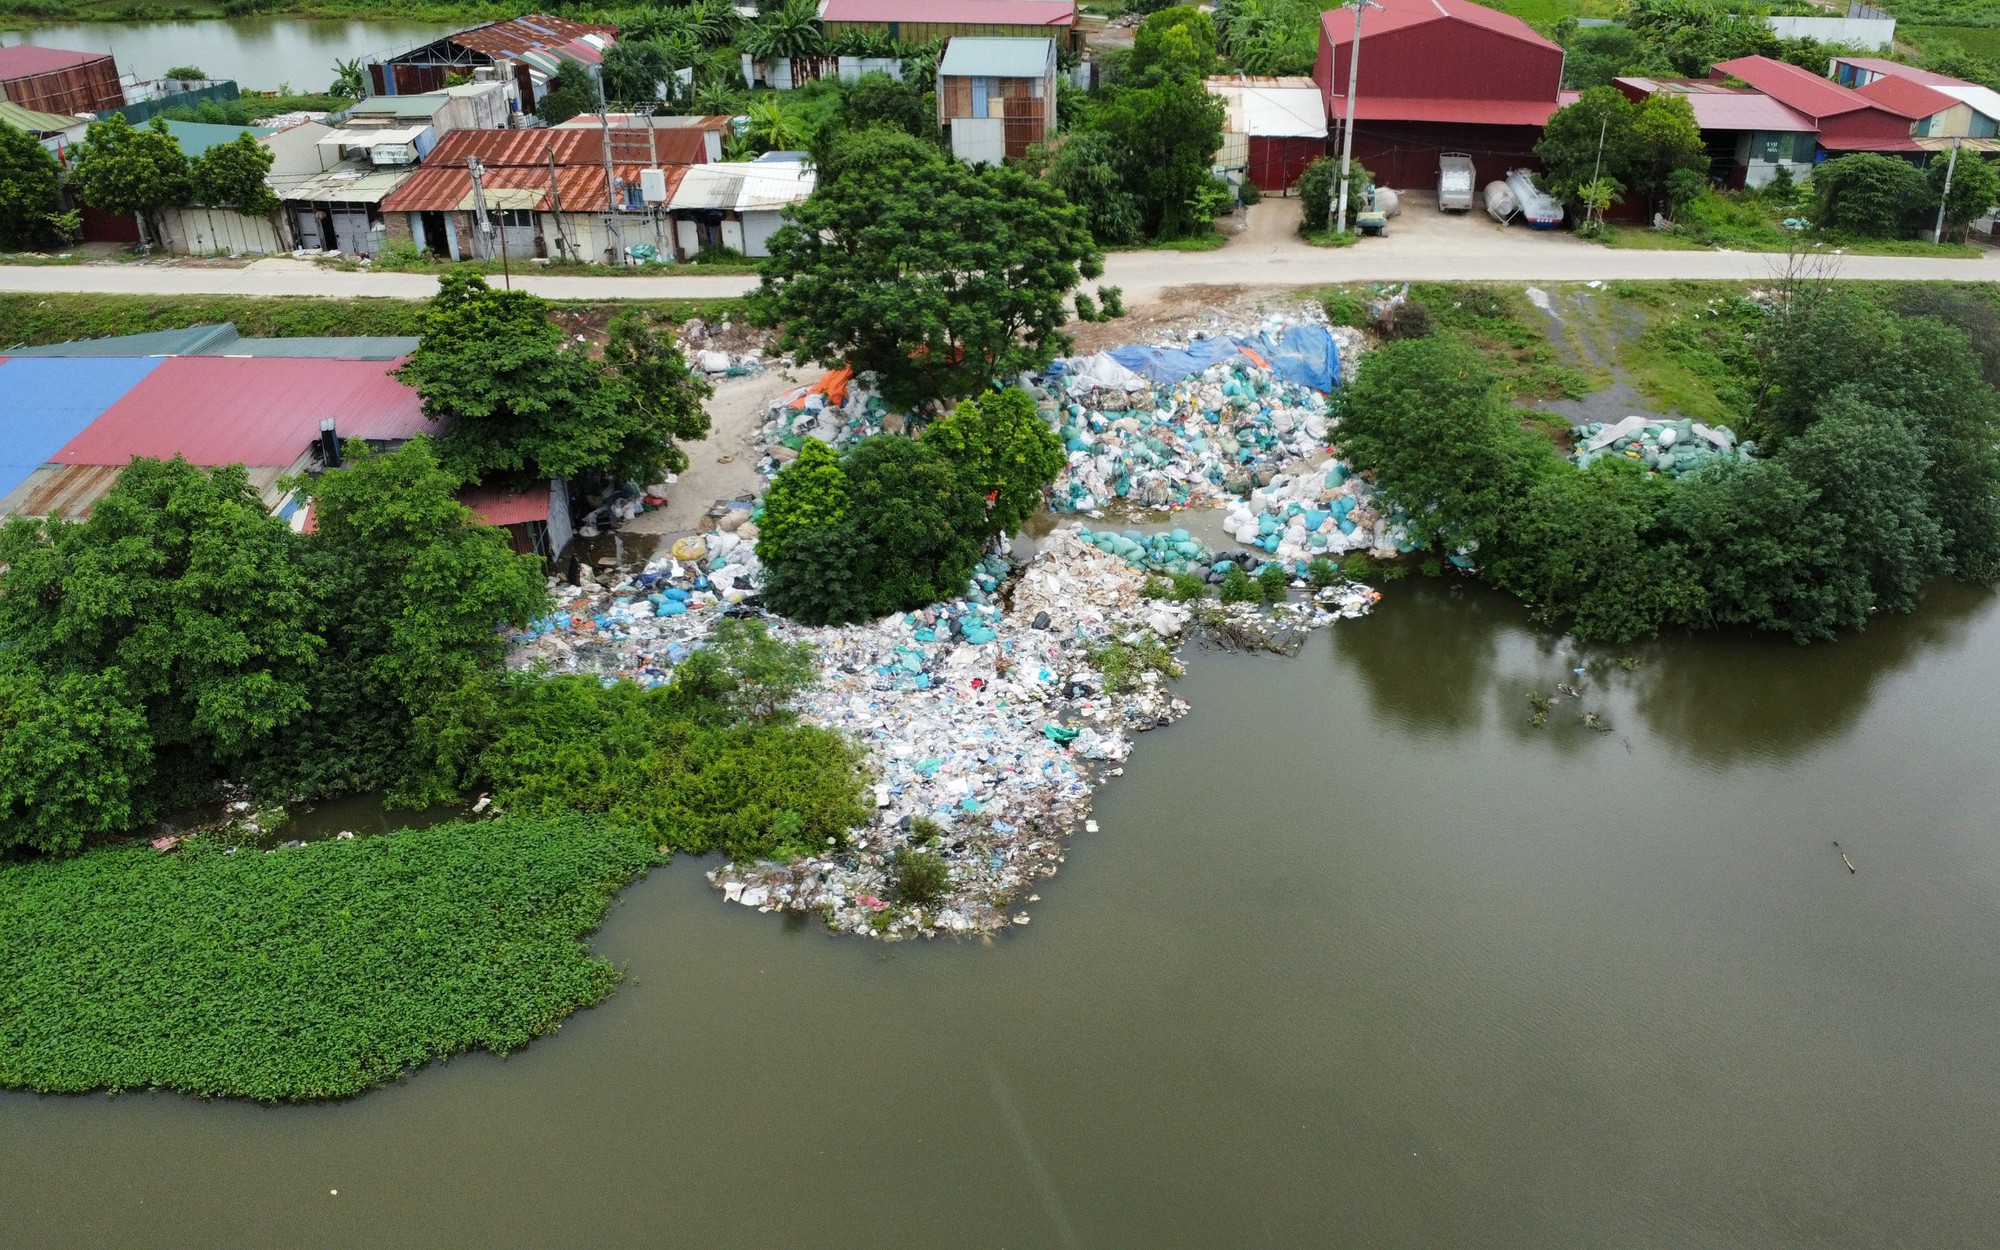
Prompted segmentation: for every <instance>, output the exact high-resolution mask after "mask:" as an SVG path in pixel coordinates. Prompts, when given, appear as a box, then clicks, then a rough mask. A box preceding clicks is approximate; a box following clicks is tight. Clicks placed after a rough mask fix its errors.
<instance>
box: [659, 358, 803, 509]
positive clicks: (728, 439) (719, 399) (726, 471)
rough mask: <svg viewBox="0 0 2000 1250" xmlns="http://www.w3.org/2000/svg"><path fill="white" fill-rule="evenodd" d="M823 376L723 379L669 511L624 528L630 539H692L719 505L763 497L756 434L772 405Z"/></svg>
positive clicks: (787, 373)
mask: <svg viewBox="0 0 2000 1250" xmlns="http://www.w3.org/2000/svg"><path fill="white" fill-rule="evenodd" d="M818 376H819V370H817V369H807V370H796V369H795V370H783V369H772V370H769V371H767V372H764V373H758V374H753V375H751V376H750V377H746V378H724V379H722V380H721V381H719V382H717V383H716V384H715V394H714V395H713V396H711V397H710V398H709V401H708V404H707V408H708V420H709V429H708V437H707V438H705V439H703V440H702V441H701V442H699V443H691V444H689V445H688V447H687V449H686V450H687V454H688V467H687V472H685V473H683V474H681V475H680V478H679V480H677V481H675V482H674V483H673V484H672V485H671V486H669V487H668V490H667V506H666V507H664V508H660V509H658V510H656V511H653V512H648V513H646V514H645V515H644V516H641V517H639V518H637V519H636V520H634V521H632V522H630V523H629V524H627V525H625V526H624V527H623V530H622V532H623V533H626V534H660V535H666V536H669V537H672V536H678V535H681V534H690V533H693V532H695V531H696V530H698V529H700V528H702V525H701V521H702V517H703V516H704V515H705V514H706V513H707V512H708V510H709V509H710V508H712V507H714V506H715V503H716V501H717V500H719V499H736V498H740V497H741V496H744V495H756V494H761V493H762V492H763V489H764V478H763V475H762V474H760V473H758V472H757V449H756V446H755V440H756V437H757V431H758V430H759V429H761V428H762V427H763V424H764V410H765V408H766V407H767V406H769V404H770V402H771V400H772V399H773V398H775V397H776V396H778V395H781V394H783V393H784V392H786V391H788V390H791V389H792V388H793V387H796V386H800V385H803V384H804V382H806V381H808V380H810V379H811V378H815V377H818Z"/></svg>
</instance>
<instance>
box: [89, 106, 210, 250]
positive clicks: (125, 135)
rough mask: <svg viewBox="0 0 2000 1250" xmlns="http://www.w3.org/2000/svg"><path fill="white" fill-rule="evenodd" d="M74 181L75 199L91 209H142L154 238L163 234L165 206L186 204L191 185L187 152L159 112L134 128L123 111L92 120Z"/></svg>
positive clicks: (139, 211)
mask: <svg viewBox="0 0 2000 1250" xmlns="http://www.w3.org/2000/svg"><path fill="white" fill-rule="evenodd" d="M69 181H70V189H71V190H72V191H74V192H75V194H76V198H77V199H78V200H80V201H82V202H83V203H85V204H88V205H89V206H90V207H92V208H95V209H98V210H100V211H102V212H106V213H113V214H116V215H117V216H121V217H127V216H131V215H132V214H134V213H136V214H138V215H139V216H140V217H141V218H142V219H143V220H144V221H145V223H146V231H147V234H148V235H150V236H151V237H152V238H154V239H158V238H161V237H162V234H161V230H160V210H161V209H163V208H168V207H171V206H173V205H175V204H182V203H185V202H186V201H187V198H188V194H189V191H190V190H191V187H190V184H189V181H188V160H187V157H186V156H184V155H182V153H181V145H180V143H179V142H178V141H176V140H175V139H174V137H173V136H172V135H170V134H168V133H167V125H166V122H165V121H164V120H162V119H160V118H157V117H156V118H154V119H153V121H152V124H150V125H148V126H146V127H145V128H144V129H135V128H134V127H133V125H132V123H131V122H129V121H127V120H125V115H124V114H122V113H110V114H107V115H106V116H104V117H102V118H100V119H98V120H97V121H94V122H92V123H90V126H89V128H88V129H86V130H85V131H84V138H83V144H82V146H81V147H79V148H78V149H77V152H76V157H75V163H74V166H73V167H72V169H71V171H70V179H69Z"/></svg>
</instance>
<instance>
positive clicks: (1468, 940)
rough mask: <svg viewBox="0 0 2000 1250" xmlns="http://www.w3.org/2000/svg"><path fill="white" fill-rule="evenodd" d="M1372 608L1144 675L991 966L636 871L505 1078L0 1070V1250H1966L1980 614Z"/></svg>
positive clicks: (480, 1058) (1985, 887)
mask: <svg viewBox="0 0 2000 1250" xmlns="http://www.w3.org/2000/svg"><path fill="white" fill-rule="evenodd" d="M1387 589H1388V595H1387V598H1386V599H1385V601H1384V602H1383V603H1382V605H1381V606H1380V608H1379V609H1378V611H1377V614H1376V615H1375V616H1373V617H1371V618H1369V619H1365V620H1361V621H1353V622H1343V623H1340V624H1338V625H1335V626H1334V627H1332V628H1330V629H1328V630H1325V631H1323V632H1321V633H1319V634H1316V635H1314V636H1313V638H1312V640H1311V641H1310V642H1309V644H1308V645H1307V648H1306V650H1305V651H1304V652H1303V653H1301V654H1300V655H1299V656H1298V657H1296V658H1294V659H1289V660H1288V659H1281V658H1277V657H1270V656H1263V657H1250V656H1233V655H1222V654H1215V653H1197V654H1195V655H1193V656H1192V657H1191V660H1192V663H1191V665H1190V669H1191V671H1190V673H1189V676H1188V677H1187V679H1186V680H1185V681H1184V682H1183V683H1182V685H1183V691H1184V693H1185V694H1186V695H1187V696H1188V697H1189V699H1190V700H1191V701H1192V702H1193V704H1194V712H1193V714H1192V715H1191V716H1190V717H1189V718H1187V719H1186V720H1185V721H1182V722H1181V723H1179V724H1177V725H1175V726H1174V727H1172V728H1170V729H1166V730H1162V731H1160V732H1158V733H1155V734H1152V735H1150V736H1148V737H1145V738H1143V739H1141V741H1140V744H1139V749H1138V750H1137V751H1136V752H1135V754H1134V755H1133V758H1132V760H1131V761H1130V762H1129V764H1128V766H1127V769H1126V775H1125V777H1124V778H1123V779H1122V780H1121V781H1118V782H1115V783H1113V784H1112V785H1111V786H1109V787H1107V788H1106V789H1105V790H1104V791H1103V792H1102V793H1101V795H1100V796H1099V807H1098V812H1097V816H1098V819H1099V820H1100V821H1101V824H1102V831H1101V832H1100V833H1097V834H1094V835H1084V836H1083V837H1081V838H1080V839H1079V840H1078V841H1077V843H1076V845H1075V847H1074V849H1073V851H1072V853H1071V854H1070V856H1069V859H1068V863H1067V865H1066V867H1065V870H1064V871H1063V873H1062V874H1061V875H1060V876H1058V877H1056V878H1055V879H1053V880H1052V881H1049V882H1046V883H1044V884H1043V886H1042V887H1041V893H1042V898H1043V901H1042V902H1041V903H1039V904H1037V905H1036V906H1035V907H1034V908H1033V909H1032V911H1033V921H1032V923H1031V924H1030V925H1028V926H1026V927H1024V928H1016V929H1014V930H1013V931H1011V932H1010V933H1009V934H1008V935H1007V936H1006V937H1005V938H1004V939H1003V940H1000V941H998V942H996V943H994V944H993V945H991V946H984V945H981V944H978V943H952V942H938V943H934V944H928V945H920V944H905V945H900V946H883V945H880V944H875V943H868V942H861V941H856V940H834V939H830V938H828V937H826V936H825V934H824V933H823V932H822V931H821V930H820V929H819V927H818V926H817V924H816V923H806V922H802V921H796V920H794V921H785V920H781V919H779V918H776V917H773V916H765V915H759V914H756V913H754V912H750V911H747V910H745V909H742V908H738V907H731V906H726V905H724V904H723V903H722V902H721V901H720V899H719V898H718V897H716V896H715V895H713V894H712V893H711V892H710V891H709V890H708V889H707V887H706V883H705V882H704V881H703V880H702V879H701V876H700V873H701V871H702V868H703V867H704V865H702V864H700V863H698V862H695V861H691V860H688V861H682V862H679V863H676V864H675V865H673V866H672V867H671V868H669V869H666V870H664V871H660V872H657V873H655V874H654V875H653V876H652V877H651V878H649V879H648V880H646V881H644V882H642V883H641V884H639V885H638V886H636V887H635V888H633V889H632V890H630V891H629V892H628V893H627V894H626V895H625V896H624V897H623V899H622V900H621V902H620V903H619V905H618V906H617V907H616V908H615V909H614V911H613V913H612V916H611V919H610V921H609V923H608V924H607V925H606V926H605V928H604V930H603V931H602V932H601V934H600V935H599V937H598V939H597V945H598V948H599V949H600V950H602V951H603V952H604V953H606V954H607V955H609V956H610V957H612V958H613V959H615V960H617V961H618V962H619V963H620V964H622V965H623V966H624V967H625V968H626V969H627V971H628V973H629V979H628V980H627V982H626V984H625V985H624V986H623V988H622V989H621V990H620V991H619V993H618V994H617V995H616V996H615V997H613V998H612V999H611V1000H610V1001H609V1002H608V1003H606V1004H604V1005H603V1006H601V1007H599V1008H597V1009H595V1010H592V1011H587V1012H584V1013H582V1014H581V1015H579V1016H578V1017H576V1018H575V1019H573V1020H572V1021H571V1022H570V1023H569V1024H568V1025H567V1026H566V1027H565V1028H563V1029H562V1030H561V1031H560V1032H559V1033H557V1034H555V1035H553V1036H551V1037H548V1038H546V1039H544V1040H542V1041H539V1042H537V1043H536V1044H534V1045H533V1046H531V1047H529V1048H528V1049H527V1050H525V1051H523V1052H521V1053H519V1054H517V1055H515V1056H514V1057H512V1058H510V1059H507V1060H505V1061H502V1060H499V1059H495V1058H492V1057H490V1056H486V1055H474V1056H468V1057H462V1058H459V1059H456V1060H453V1061H451V1062H449V1063H447V1064H443V1065H440V1066H435V1067H433V1068H430V1069H427V1070H425V1071H423V1072H420V1073H417V1074H415V1075H414V1076H412V1077H411V1078H409V1079H408V1080H406V1081H404V1082H402V1083H401V1084H399V1085H396V1086H394V1087H391V1088H387V1089H383V1090H380V1091H377V1092H375V1093H372V1094H369V1095H367V1096H365V1097H363V1098H360V1099H357V1100H354V1101H352V1102H348V1103H343V1104H337V1105H330V1106H318V1107H300V1108H279V1109H266V1108H260V1107H253V1106H243V1105H234V1104H227V1103H216V1104H203V1103H200V1102H198V1101H195V1100H191V1099H187V1098H183V1097H178V1096H127V1097H121V1098H104V1097H92V1098H37V1097H31V1096H24V1095H0V1161H4V1166H0V1244H4V1245H10V1246H66V1245H116V1246H121V1247H140V1246H162V1247H166V1246H173V1247H181V1246H189V1245H203V1246H243V1247H253V1246H254V1247H264V1246H272V1245H287V1246H341V1247H351V1246H418V1245H422V1246H439V1245H468V1246H470V1245H477V1246H483V1247H512V1246H523V1247H527V1246H549V1245H559V1244H563V1245H604V1246H611V1245H647V1246H668V1245H671V1246H699V1247H734V1246H743V1247H769V1246H781V1245H792V1246H805V1245H811V1246H919V1245H949V1246H994V1247H1003V1246H1004V1247H1040V1246H1055V1247H1067V1246H1121V1247H1122V1246H1145V1247H1154V1246H1204V1247H1206V1246H1265V1245H1269V1246H1311V1247H1324V1246H1354V1247H1370V1248H1381V1247H1404V1246H1409V1247H1418V1246H1425V1247H1436V1246H1450V1247H1482V1246H1495V1247H1530V1246H1532V1247H1571V1246H1574V1247H1608V1246H1617V1247H1638V1246H1673V1247H1708V1246H1713V1247H1793V1246H1796V1247H1808V1246H1810V1247H1829V1246H1857V1247H1858V1246H1892V1245H1893V1246H1926V1247H1952V1246H1985V1245H1991V1244H1992V1241H1993V1237H1994V1229H1995V1228H1996V1227H2000V1187H1996V1185H1995V1183H1994V1178H1995V1176H1996V1175H2000V1029H1996V1028H1995V1027H1994V1026H1995V1022H1996V1018H2000V830H1996V827H1995V826H1996V820H2000V817H1996V815H1995V813H2000V776H1996V769H1995V764H1996V753H1995V749H1994V738H1995V729H1996V712H1995V708H1996V707H2000V665H1996V664H1995V663H1994V657H1995V656H1996V655H2000V607H1996V599H1995V598H1994V596H1992V595H1987V594H1975V593H1970V592H1965V591H1961V590H1958V589H1954V588H1944V589H1940V590H1939V591H1937V592H1935V593H1933V594H1932V595H1931V596H1930V598H1929V600H1928V601H1927V602H1926V604H1925V605H1924V607H1923V610H1922V613H1921V614H1920V615H1919V616H1917V617H1915V618H1906V619H1895V620H1885V621H1881V622H1879V623H1878V624H1877V625H1876V626H1874V627H1873V628H1871V629H1870V630H1869V631H1868V632H1867V633H1866V634H1865V635H1862V636H1858V637H1854V638H1850V639H1847V640H1844V641H1842V642H1840V643H1838V644H1836V645H1832V646H1822V647H1817V648H1812V649H1800V648H1797V647H1794V646H1792V645H1790V644H1789V643H1785V642H1777V641H1768V642H1767V641H1752V640H1729V639H1707V640H1702V641H1695V642H1691V641H1671V642H1665V643H1660V644H1656V645H1652V646H1646V647H1639V648H1632V649H1614V650H1604V649H1590V650H1585V651H1578V650H1576V649H1573V648H1571V647H1569V646H1568V645H1566V644H1565V643H1564V642H1563V641H1562V640H1560V639H1557V638H1553V637H1550V636H1548V635H1546V634H1541V633H1537V632H1535V631H1533V630H1531V629H1530V628H1528V627H1527V625H1526V623H1525V622H1524V620H1523V618H1522V617H1521V615H1520V613H1519V611H1518V610H1517V609H1516V608H1515V607H1514V606H1512V605H1511V604H1510V603H1509V602H1507V601H1505V600H1503V599H1501V598H1499V597H1497V596H1495V595H1492V594H1490V593H1487V592H1484V591H1481V590H1479V589H1477V588H1474V587H1469V586H1460V587H1456V588H1454V587H1451V586H1446V585H1441V584H1438V583H1425V582H1421V581H1417V580H1414V579H1413V580H1412V581H1406V582H1402V583H1397V584H1394V585H1391V586H1389V587H1388V588H1387ZM1625 659H1629V660H1630V661H1631V663H1630V666H1629V667H1628V666H1626V665H1625V664H1622V663H1621V660H1625ZM1576 668H1583V669H1585V670H1586V671H1585V672H1584V673H1583V674H1580V675H1579V674H1574V673H1572V671H1571V670H1573V669H1576ZM1560 682H1571V683H1574V684H1575V685H1576V686H1577V688H1578V690H1579V691H1580V694H1581V698H1579V699H1563V700H1561V701H1559V702H1558V703H1557V704H1556V705H1555V707H1554V710H1553V711H1552V713H1551V715H1550V717H1549V722H1548V724H1547V725H1546V726H1545V727H1543V728H1534V727H1532V726H1530V725H1529V724H1528V719H1527V717H1528V711H1529V709H1528V705H1527V700H1526V696H1527V694H1528V693H1529V692H1531V691H1540V692H1543V693H1551V692H1553V691H1554V690H1555V689H1556V687H1557V684H1558V683H1560ZM1586 712H1591V713H1595V714H1596V716H1597V719H1598V722H1599V724H1600V725H1603V726H1606V728H1604V729H1603V730H1602V731H1599V730H1596V729H1593V728H1590V727H1588V726H1586V725H1584V724H1583V723H1582V722H1581V717H1582V716H1583V714H1584V713H1586ZM1836 840H1837V841H1838V842H1839V844H1840V847H1839V849H1838V850H1837V849H1835V847H1834V846H1833V843H1834V842H1835V841H1836ZM1842 851H1845V852H1846V853H1847V854H1848V855H1849V857H1850V858H1851V860H1852V862H1853V863H1854V865H1855V867H1856V868H1857V869H1858V871H1856V872H1854V873H1850V872H1849V871H1848V870H1847V868H1846V867H1845V866H1844V864H1843V863H1842V860H1841V852H1842ZM336 1191H337V1192H336Z"/></svg>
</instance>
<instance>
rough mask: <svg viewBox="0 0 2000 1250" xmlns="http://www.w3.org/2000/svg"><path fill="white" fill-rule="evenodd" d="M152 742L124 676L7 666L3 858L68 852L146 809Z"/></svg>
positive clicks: (3, 671)
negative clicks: (16, 852) (19, 853)
mask: <svg viewBox="0 0 2000 1250" xmlns="http://www.w3.org/2000/svg"><path fill="white" fill-rule="evenodd" d="M152 775H153V740H152V735H151V734H150V733H149V732H148V731H147V728H146V716H145V713H144V712H143V711H142V710H141V709H139V708H137V707H135V706H134V705H133V704H132V702H131V701H130V699H129V698H128V697H127V695H126V691H125V679H124V674H123V673H122V672H120V671H119V670H116V669H113V670H110V671H107V672H102V673H88V672H73V671H72V672H59V673H57V674H55V675H54V676H51V675H50V674H48V673H46V672H44V671H43V670H41V669H40V668H38V667H36V666H34V665H32V664H27V663H23V662H19V661H15V660H8V659H0V851H9V850H16V849H24V850H31V851H40V852H43V853H44V854H67V853H69V852H72V851H75V850H77V849H79V848H80V847H81V846H82V845H83V840H84V839H85V838H86V837H89V836H92V835H94V834H105V833H122V832H124V831H125V830H127V829H129V828H131V827H132V826H133V825H135V824H137V823H139V821H140V820H142V819H143V818H144V815H145V813H146V812H147V811H148V810H149V809H148V806H147V805H146V804H145V802H144V798H143V796H144V794H145V791H146V788H147V785H148V783H149V782H150V781H151V779H152Z"/></svg>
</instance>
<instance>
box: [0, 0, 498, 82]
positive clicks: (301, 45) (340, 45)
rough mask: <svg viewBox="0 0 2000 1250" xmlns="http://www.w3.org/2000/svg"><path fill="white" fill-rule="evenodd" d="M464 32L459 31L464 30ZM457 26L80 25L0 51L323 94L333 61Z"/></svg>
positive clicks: (144, 74) (5, 36)
mask: <svg viewBox="0 0 2000 1250" xmlns="http://www.w3.org/2000/svg"><path fill="white" fill-rule="evenodd" d="M461 25H464V23H461ZM456 29H459V27H458V26H439V25H437V24H435V23H431V22H396V21H365V22H364V21H343V20H338V19H309V18H296V17H237V18H230V19H228V20H226V21H225V20H221V19H215V20H208V21H197V22H77V23H74V24H71V25H67V26H30V27H26V28H24V29H20V30H9V31H5V32H4V33H0V43H6V44H16V43H29V44H35V45H37V46H39V47H44V48H67V49H69V50H71V51H74V52H109V53H111V54H112V56H114V57H116V58H117V59H118V68H119V70H120V71H122V72H124V73H127V74H137V75H138V76H139V77H140V78H158V77H159V76H160V75H162V74H164V73H166V71H167V70H169V69H171V68H174V67H176V66H181V65H193V66H196V67H198V68H201V69H204V70H206V71H208V74H209V76H210V77H212V78H233V79H235V80H236V82H237V84H238V85H239V86H241V87H242V88H243V89H244V90H245V91H276V90H278V88H279V87H281V86H283V85H286V84H289V85H290V86H291V88H292V89H293V90H294V91H295V92H316V91H325V90H326V88H327V84H329V83H331V82H332V81H333V63H334V62H335V61H342V60H353V59H355V58H360V59H363V60H366V59H368V58H370V57H375V56H381V55H385V54H389V53H395V52H401V51H403V50H405V49H407V48H412V47H415V46H417V45H419V44H422V43H427V42H429V41H430V40H432V39H435V38H437V37H438V36H439V35H442V34H444V33H446V32H447V31H451V30H456Z"/></svg>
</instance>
